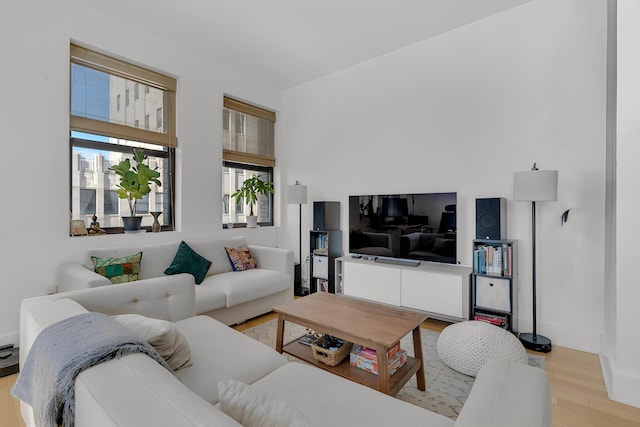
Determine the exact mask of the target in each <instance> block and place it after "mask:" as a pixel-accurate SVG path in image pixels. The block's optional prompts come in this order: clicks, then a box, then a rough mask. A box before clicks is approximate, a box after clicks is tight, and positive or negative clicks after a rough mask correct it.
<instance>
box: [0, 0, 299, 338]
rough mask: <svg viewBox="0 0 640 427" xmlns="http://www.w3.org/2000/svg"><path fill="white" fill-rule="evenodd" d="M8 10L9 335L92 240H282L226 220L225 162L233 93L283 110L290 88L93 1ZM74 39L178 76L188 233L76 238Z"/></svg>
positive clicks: (2, 170) (0, 121)
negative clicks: (27, 305)
mask: <svg viewBox="0 0 640 427" xmlns="http://www.w3.org/2000/svg"><path fill="white" fill-rule="evenodd" d="M1 9H2V10H1V12H0V36H1V37H0V51H1V52H2V55H3V58H4V61H3V64H2V67H0V76H2V81H3V82H4V88H3V90H2V102H0V129H2V140H3V149H2V166H1V167H0V183H2V207H1V208H0V224H2V228H1V230H0V248H1V249H0V250H1V251H2V252H1V256H0V272H1V273H0V277H1V278H0V284H1V288H2V290H1V297H0V344H5V343H10V342H13V343H17V332H18V330H19V322H18V320H19V308H20V301H21V300H22V299H24V298H27V297H31V296H35V295H43V294H45V293H46V291H47V289H48V288H51V287H52V286H53V285H54V275H55V271H56V267H57V265H58V264H60V262H62V261H64V260H77V259H81V256H82V253H83V251H84V250H85V249H86V248H88V247H97V246H118V245H125V244H127V243H129V242H131V241H132V239H134V238H135V239H136V240H138V239H140V240H141V241H142V242H143V243H156V242H163V241H167V240H177V239H182V238H184V239H189V238H204V237H207V236H217V235H227V234H244V235H246V236H247V238H248V239H249V241H251V242H253V243H261V244H269V245H276V243H277V242H276V240H277V238H278V236H277V233H278V229H277V227H268V228H262V229H257V230H243V231H242V232H239V231H237V230H222V224H221V209H222V203H221V200H222V195H221V188H222V184H221V179H222V176H221V169H220V166H219V165H220V164H221V156H222V148H221V147H222V95H223V94H229V95H233V96H236V97H239V98H242V99H247V100H250V101H252V102H255V103H257V104H260V105H263V106H266V107H269V108H271V109H273V110H276V111H281V110H282V92H281V91H280V90H277V89H274V88H271V87H268V86H265V85H264V84H261V83H260V82H258V81H255V80H253V79H251V78H248V77H246V76H245V75H243V74H242V73H239V72H237V71H234V70H230V69H228V68H226V67H224V66H222V65H220V64H217V63H213V62H211V61H208V60H206V59H204V58H203V57H201V56H200V55H198V54H196V53H192V52H188V51H186V50H184V49H182V48H179V47H177V46H175V45H172V44H171V43H170V42H167V41H164V40H160V39H158V38H155V37H152V36H150V35H148V34H144V33H140V32H139V31H138V30H137V29H136V28H134V27H131V26H127V25H125V24H123V23H122V22H120V21H119V20H117V19H114V18H113V17H109V16H105V15H104V14H103V13H97V12H95V11H92V10H91V9H89V8H88V7H87V6H85V5H84V4H83V2H82V1H81V0H64V1H56V2H45V1H32V0H26V1H17V0H16V1H13V0H10V1H5V2H3V4H2V6H1ZM143 18H144V17H141V19H143ZM70 40H76V41H79V42H82V43H85V44H88V45H89V46H94V47H95V48H98V49H102V50H104V51H106V52H109V53H112V54H116V55H119V56H121V57H123V58H125V59H129V60H134V61H137V62H139V63H140V64H142V65H146V66H148V67H151V68H154V69H157V70H160V71H163V72H166V73H169V74H172V75H175V76H176V77H177V78H178V126H179V129H178V140H179V142H178V143H179V148H178V150H177V160H178V161H177V164H178V168H177V169H178V170H177V191H176V193H177V196H178V203H177V206H178V212H177V213H176V217H177V221H178V230H179V231H177V232H173V233H159V234H151V233H149V234H147V235H145V236H142V237H139V236H136V237H133V236H124V235H120V236H104V237H75V238H71V237H69V236H68V210H69V139H68V134H69V119H68V115H69V101H68V100H69V42H70ZM222 62H223V58H222ZM277 144H278V143H277ZM278 145H279V144H278ZM277 155H280V153H278V154H277ZM276 173H277V174H278V175H280V174H281V172H280V171H279V170H278V171H276ZM278 190H279V189H278ZM279 201H280V197H279V196H277V197H276V202H277V203H279ZM292 247H293V246H292Z"/></svg>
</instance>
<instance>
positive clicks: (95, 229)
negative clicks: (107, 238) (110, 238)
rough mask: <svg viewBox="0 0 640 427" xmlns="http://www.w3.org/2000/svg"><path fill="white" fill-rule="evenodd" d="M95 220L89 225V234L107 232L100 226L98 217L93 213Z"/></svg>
mask: <svg viewBox="0 0 640 427" xmlns="http://www.w3.org/2000/svg"><path fill="white" fill-rule="evenodd" d="M91 219H92V220H93V221H92V222H91V225H90V226H89V236H97V235H99V234H107V233H106V232H105V231H104V230H103V229H101V228H100V223H99V222H98V217H97V216H96V215H95V214H93V216H92V217H91Z"/></svg>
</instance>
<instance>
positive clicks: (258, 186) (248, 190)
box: [231, 174, 273, 216]
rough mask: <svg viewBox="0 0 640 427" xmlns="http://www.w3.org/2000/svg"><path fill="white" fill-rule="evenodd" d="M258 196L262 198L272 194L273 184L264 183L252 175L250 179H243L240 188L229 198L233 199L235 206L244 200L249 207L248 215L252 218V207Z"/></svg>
mask: <svg viewBox="0 0 640 427" xmlns="http://www.w3.org/2000/svg"><path fill="white" fill-rule="evenodd" d="M258 194H262V195H263V196H267V195H269V194H273V182H271V181H269V182H264V181H263V180H262V179H260V177H259V176H258V175H256V174H254V175H253V176H252V177H251V178H249V179H245V180H244V182H243V183H242V186H241V187H240V188H238V190H237V191H236V192H235V193H233V194H232V195H231V197H233V198H235V200H236V204H239V203H240V202H242V200H244V201H245V202H246V203H247V204H248V205H249V215H250V216H253V205H254V203H256V202H257V201H258Z"/></svg>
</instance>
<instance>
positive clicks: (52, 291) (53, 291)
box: [47, 286, 56, 295]
mask: <svg viewBox="0 0 640 427" xmlns="http://www.w3.org/2000/svg"><path fill="white" fill-rule="evenodd" d="M55 293H56V288H55V286H50V287H48V288H47V295H51V294H55Z"/></svg>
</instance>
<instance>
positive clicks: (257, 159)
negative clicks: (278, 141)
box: [222, 96, 276, 228]
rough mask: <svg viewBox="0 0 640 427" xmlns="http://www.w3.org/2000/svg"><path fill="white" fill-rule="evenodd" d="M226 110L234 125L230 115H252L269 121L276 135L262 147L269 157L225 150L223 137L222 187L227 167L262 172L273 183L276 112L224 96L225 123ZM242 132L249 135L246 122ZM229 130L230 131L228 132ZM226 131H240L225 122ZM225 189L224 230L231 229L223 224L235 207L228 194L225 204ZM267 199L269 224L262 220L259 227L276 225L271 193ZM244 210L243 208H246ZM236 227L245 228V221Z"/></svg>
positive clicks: (223, 199) (234, 180) (243, 124)
mask: <svg viewBox="0 0 640 427" xmlns="http://www.w3.org/2000/svg"><path fill="white" fill-rule="evenodd" d="M225 110H229V116H228V119H229V122H231V116H232V114H244V115H249V116H254V117H257V118H259V119H263V120H266V121H269V122H271V129H272V132H273V134H272V135H270V136H271V137H270V138H269V140H268V142H266V145H261V146H260V147H262V148H264V149H266V150H265V151H266V152H267V153H269V154H266V155H264V154H254V153H250V152H246V151H242V150H237V151H236V150H231V149H228V148H225V147H226V146H227V143H226V138H227V137H226V135H225V136H223V138H224V139H225V142H224V143H223V149H222V175H223V176H222V182H223V185H222V186H223V187H224V182H225V177H224V174H225V169H226V168H234V169H243V170H248V171H255V172H260V173H268V174H269V176H270V177H271V178H270V181H272V182H273V181H274V169H275V164H276V158H275V123H276V113H275V112H273V111H269V110H266V109H264V108H261V107H257V106H255V105H251V104H248V103H246V102H243V101H239V100H237V99H233V98H231V97H228V96H224V97H223V110H222V112H223V113H222V117H223V121H224V119H225V116H226V111H225ZM234 124H235V126H236V128H237V127H238V125H239V124H238V122H237V121H235V120H234ZM241 126H242V129H243V130H242V131H241V133H242V134H244V135H246V131H247V126H246V123H244V122H243V123H242V124H241ZM227 128H228V129H227ZM225 131H228V132H229V133H230V134H231V133H232V132H237V129H231V126H230V123H229V126H227V125H226V123H223V133H224V132H225ZM229 179H230V180H231V179H233V182H234V183H235V182H236V177H235V176H234V177H231V176H229ZM234 187H235V188H237V187H238V186H237V185H236V184H234ZM225 190H226V189H225V188H223V193H222V221H223V224H222V226H223V228H225V227H226V228H228V227H229V223H224V221H225V218H224V217H225V215H230V211H231V205H232V204H234V205H235V200H232V198H231V194H229V200H228V203H227V204H225V197H226V194H225ZM268 200H269V207H268V209H269V215H268V217H269V221H261V222H258V225H260V226H273V225H274V215H275V209H274V198H273V195H272V194H270V195H269V196H268ZM225 206H227V207H228V208H229V213H226V214H225ZM243 208H244V206H243ZM243 214H244V215H246V212H243ZM232 224H233V228H239V227H246V225H247V224H246V222H241V223H236V222H234V223H232Z"/></svg>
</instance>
